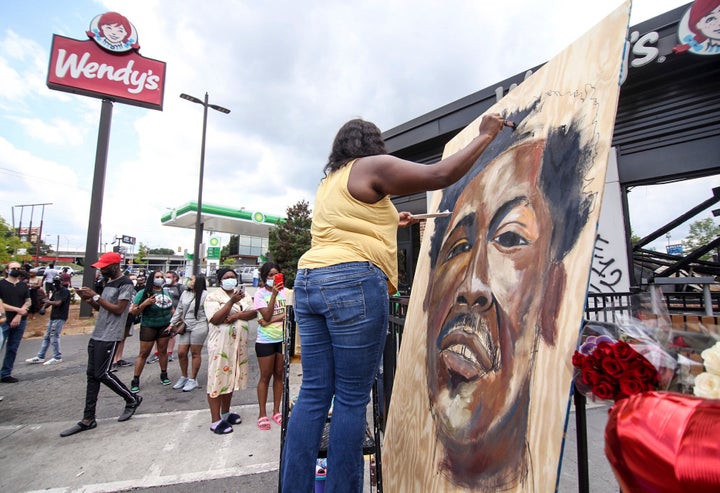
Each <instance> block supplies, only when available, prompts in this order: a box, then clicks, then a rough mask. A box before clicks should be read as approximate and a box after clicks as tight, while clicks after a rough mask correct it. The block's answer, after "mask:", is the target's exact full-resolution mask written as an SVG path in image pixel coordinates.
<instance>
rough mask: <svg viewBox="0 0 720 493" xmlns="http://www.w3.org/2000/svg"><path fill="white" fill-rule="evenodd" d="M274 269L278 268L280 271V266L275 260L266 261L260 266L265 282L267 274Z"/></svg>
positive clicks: (262, 278) (261, 277) (261, 275)
mask: <svg viewBox="0 0 720 493" xmlns="http://www.w3.org/2000/svg"><path fill="white" fill-rule="evenodd" d="M273 269H277V271H278V272H280V266H279V265H278V264H276V263H274V262H265V263H264V264H262V265H261V266H260V279H261V280H262V282H263V283H265V282H267V276H268V274H269V273H270V271H271V270H273Z"/></svg>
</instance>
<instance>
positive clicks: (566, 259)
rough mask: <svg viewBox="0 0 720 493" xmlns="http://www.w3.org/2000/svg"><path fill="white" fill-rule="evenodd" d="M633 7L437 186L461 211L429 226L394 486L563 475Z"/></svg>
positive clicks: (558, 62) (469, 484) (467, 138)
mask: <svg viewBox="0 0 720 493" xmlns="http://www.w3.org/2000/svg"><path fill="white" fill-rule="evenodd" d="M629 11H630V5H629V3H627V2H626V3H625V4H623V5H622V6H621V7H618V8H617V9H615V11H613V12H612V13H611V14H610V15H608V16H607V17H606V18H605V19H603V20H602V21H600V22H599V23H598V24H597V25H596V26H595V27H594V28H593V29H592V30H591V31H589V32H588V33H586V34H585V35H584V36H582V37H581V38H579V39H578V40H576V41H575V42H574V43H572V45H570V46H568V48H567V49H565V50H564V51H562V52H561V53H559V54H558V55H557V56H555V57H554V58H553V59H552V60H550V61H549V62H548V63H547V64H545V65H543V66H542V67H541V68H540V69H539V70H538V71H536V72H535V73H534V74H532V75H531V76H530V77H528V78H527V79H526V80H525V81H524V82H523V83H522V84H520V85H519V86H517V87H516V88H514V89H512V90H511V91H509V92H508V93H507V94H504V95H503V97H502V98H501V99H499V100H498V101H496V102H495V103H494V104H492V105H490V106H489V107H487V108H485V110H484V111H485V112H488V113H499V114H501V115H502V116H503V118H504V119H505V120H509V121H512V122H514V123H515V124H516V128H515V130H513V131H507V130H506V131H503V132H501V133H500V134H499V135H498V136H497V138H496V139H495V140H494V141H493V142H492V143H491V144H490V145H489V146H488V148H487V149H486V150H485V152H484V153H483V154H482V155H481V156H480V157H479V158H478V160H477V161H476V162H475V163H474V165H473V167H472V168H471V169H470V170H469V171H468V172H467V174H466V175H465V176H464V177H463V178H462V179H461V180H460V181H458V182H457V183H455V184H454V185H452V186H450V187H448V188H446V189H443V190H441V191H436V192H434V193H433V194H432V196H431V197H429V200H428V209H427V210H428V212H444V211H449V212H450V214H449V215H446V216H440V217H435V218H434V219H430V220H428V221H427V223H426V224H425V225H424V229H422V230H421V231H422V233H421V234H422V238H421V246H420V251H419V255H418V262H417V268H416V271H415V277H414V280H413V285H412V295H411V296H410V300H409V302H408V307H407V313H406V317H405V323H404V326H403V332H402V340H401V345H400V351H399V354H398V359H397V371H396V373H395V379H394V384H393V387H392V400H391V404H390V406H389V413H388V420H387V424H386V433H385V437H384V441H383V449H384V450H383V469H384V471H383V479H384V487H385V486H386V487H387V491H398V492H400V491H402V492H404V491H432V492H448V493H468V492H471V491H473V492H474V491H477V492H481V491H482V492H485V491H497V492H503V493H541V492H543V493H544V492H547V491H553V490H554V489H555V488H556V487H557V484H558V481H559V477H560V465H561V463H562V462H561V461H562V453H563V447H564V437H565V429H566V425H567V416H568V409H569V401H570V390H571V381H572V371H573V368H572V363H571V356H572V353H573V351H574V349H575V347H576V344H577V337H578V333H579V331H580V328H581V326H582V319H583V307H584V303H585V299H586V294H587V291H588V280H589V274H590V269H591V261H592V255H593V247H594V244H595V236H596V231H597V221H598V218H599V213H600V205H601V203H602V195H603V189H604V186H605V172H606V169H607V163H608V156H609V155H610V148H611V144H612V134H613V126H614V121H615V115H616V112H617V101H618V97H619V92H620V90H619V88H620V86H619V83H620V80H622V77H621V75H622V64H623V59H624V58H623V49H624V46H625V39H626V35H627V25H628V19H629ZM462 111H471V109H470V107H468V108H463V109H462ZM459 112H460V111H459V110H458V113H459ZM481 118H482V115H479V116H478V117H477V118H476V119H475V120H473V121H472V122H469V123H468V124H467V126H465V127H464V128H463V129H462V130H460V131H459V132H458V133H457V134H456V135H455V136H454V137H452V139H450V141H448V142H447V144H446V145H445V147H444V151H443V158H447V157H448V156H451V155H452V154H454V153H457V152H459V151H460V150H461V149H463V148H465V147H466V146H467V145H468V143H469V142H471V141H472V139H474V138H476V137H477V128H478V127H477V125H478V123H479V121H480V119H481ZM443 124H444V122H439V123H438V125H439V126H440V127H442V125H443ZM448 125H449V124H448Z"/></svg>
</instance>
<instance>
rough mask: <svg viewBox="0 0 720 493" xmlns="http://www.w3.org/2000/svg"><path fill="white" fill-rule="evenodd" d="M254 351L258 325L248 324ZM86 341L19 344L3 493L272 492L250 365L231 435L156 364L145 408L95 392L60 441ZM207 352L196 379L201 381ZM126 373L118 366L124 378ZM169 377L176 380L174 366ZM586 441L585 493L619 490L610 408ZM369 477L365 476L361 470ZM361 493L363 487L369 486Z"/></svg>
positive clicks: (569, 483)
mask: <svg viewBox="0 0 720 493" xmlns="http://www.w3.org/2000/svg"><path fill="white" fill-rule="evenodd" d="M251 329H252V330H251V338H252V339H251V347H252V344H253V341H254V334H255V329H256V328H255V326H254V323H253V324H251ZM88 338H89V336H88V335H76V336H64V337H62V340H61V345H62V352H63V359H64V361H63V363H61V364H58V365H53V366H43V365H29V364H26V363H25V362H24V361H25V359H26V358H30V357H32V356H34V355H35V354H36V352H37V350H38V348H39V345H40V342H41V340H40V339H38V338H35V339H28V340H24V341H23V343H22V344H21V345H20V350H19V354H18V359H17V362H16V365H15V371H14V372H13V375H14V376H16V377H17V378H19V379H20V382H19V383H16V384H0V395H1V396H3V397H4V399H3V400H2V402H0V491H3V492H4V493H12V492H19V491H51V492H70V491H78V492H79V491H82V492H85V493H87V492H95V491H152V492H181V493H182V492H188V493H189V492H198V491H200V492H203V491H208V492H209V491H213V492H235V491H237V492H253V493H255V492H273V491H277V467H278V462H279V460H278V458H279V449H280V443H279V442H280V439H279V436H280V435H279V427H277V426H275V425H273V427H272V429H271V430H270V431H269V432H266V431H259V430H258V429H257V427H256V426H255V420H256V418H257V396H256V392H255V383H256V382H257V378H258V374H259V373H258V369H257V362H256V360H255V358H252V357H251V358H250V380H249V381H250V385H249V388H248V389H246V390H243V391H239V392H236V393H235V394H234V396H233V410H234V411H239V412H240V414H241V415H242V416H243V419H244V422H243V424H241V425H238V426H236V427H235V432H234V433H231V434H230V435H228V436H222V437H221V436H218V435H214V434H212V433H211V432H210V431H209V430H208V429H207V427H208V426H209V424H210V416H209V411H208V410H207V401H206V394H205V391H204V389H202V388H200V389H197V390H195V391H193V392H181V391H175V390H173V389H172V388H171V386H162V385H161V383H160V379H159V371H160V370H159V366H158V365H157V363H155V364H152V365H147V366H146V368H145V371H144V372H143V377H142V379H141V387H142V388H141V395H143V397H144V401H143V404H142V406H141V408H140V409H139V410H138V413H137V414H136V416H134V417H133V418H132V419H131V420H130V421H128V422H125V423H118V422H117V416H118V415H119V413H120V412H121V410H122V408H123V402H122V401H121V400H120V398H119V397H118V396H116V395H115V394H114V393H112V392H111V391H109V390H108V389H107V388H105V387H103V388H102V389H101V391H100V396H99V401H98V408H97V411H98V413H97V418H98V427H97V428H96V429H95V430H91V431H89V432H85V433H80V434H78V435H74V436H72V437H68V438H60V437H59V436H58V435H59V432H60V431H61V430H63V429H65V428H67V427H69V426H71V425H72V424H73V423H75V422H76V421H77V420H79V419H80V418H81V417H82V408H83V403H84V393H85V365H86V361H87V353H86V347H87V341H88ZM137 351H138V339H137V337H132V338H130V339H128V341H127V344H126V349H125V358H126V359H128V360H131V359H132V357H133V356H135V355H137ZM206 356H207V355H206V354H205V353H204V354H203V358H204V359H205V361H204V363H203V367H202V370H201V372H200V375H199V378H198V381H200V382H203V381H205V380H206V378H207V373H206V368H207V364H206ZM132 373H133V370H132V367H126V368H121V369H120V370H118V373H117V374H118V375H119V376H120V378H121V379H123V381H124V382H126V383H129V382H130V379H131V378H132ZM169 375H170V378H171V379H172V380H173V381H175V379H176V378H177V377H178V376H179V375H180V373H179V369H178V366H177V361H175V362H172V363H170V364H169ZM299 381H300V368H299V365H296V364H293V366H292V368H291V388H292V390H291V395H294V394H296V393H297V388H298V384H299ZM587 417H588V441H589V450H588V452H589V457H590V460H589V462H590V491H592V492H593V493H594V492H617V491H618V486H617V483H616V482H615V479H614V477H613V474H612V471H611V470H610V467H609V465H608V463H607V460H606V459H605V456H604V452H603V433H604V427H605V422H606V419H607V406H605V405H600V406H597V405H595V406H590V408H589V409H588V412H587ZM574 420H575V418H574V413H572V412H571V416H570V420H569V428H568V432H567V439H566V444H565V454H564V457H563V461H562V469H561V474H560V483H559V489H558V491H559V492H561V493H570V492H575V491H578V486H577V460H576V446H575V421H574ZM366 477H367V472H366ZM366 491H369V483H368V482H367V480H366Z"/></svg>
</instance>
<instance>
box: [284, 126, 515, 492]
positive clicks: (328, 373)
mask: <svg viewBox="0 0 720 493" xmlns="http://www.w3.org/2000/svg"><path fill="white" fill-rule="evenodd" d="M503 123H504V122H503V120H502V118H501V117H500V116H499V115H487V116H485V117H484V118H483V119H482V122H481V123H480V128H479V134H478V135H477V137H475V138H474V139H473V140H472V141H471V142H470V143H469V144H468V145H467V146H466V147H465V148H464V149H462V150H461V151H459V152H457V153H455V154H453V155H452V156H449V157H448V158H446V159H443V160H442V161H440V162H438V163H435V164H433V165H424V164H417V163H413V162H409V161H405V160H403V159H399V158H396V157H394V156H390V155H388V154H387V151H386V150H385V142H384V141H383V139H382V136H381V133H380V130H379V129H378V128H377V126H375V125H374V124H372V123H370V122H366V121H363V120H360V119H356V120H351V121H349V122H347V123H346V124H345V125H343V126H342V127H341V128H340V130H339V131H338V134H337V136H336V137H335V141H334V143H333V146H332V151H331V153H330V156H329V159H328V162H327V164H326V165H325V173H326V176H325V178H324V179H323V180H322V182H321V183H320V186H319V188H318V191H317V194H316V197H315V210H314V211H313V219H312V229H311V230H312V247H311V248H310V250H308V251H307V252H306V253H305V254H304V255H303V256H302V257H301V258H300V261H299V263H298V272H297V277H296V279H295V285H294V299H295V301H294V306H295V314H296V316H297V322H298V330H299V333H300V339H301V341H302V370H303V374H302V385H301V388H300V394H299V396H298V400H297V403H296V404H295V406H294V407H293V410H292V413H291V415H290V420H289V423H288V430H287V439H286V442H285V446H284V450H283V451H282V465H281V471H280V474H281V481H282V490H283V491H285V492H290V491H299V492H305V491H312V489H313V481H314V476H313V473H314V464H315V460H316V458H317V452H318V447H319V444H320V438H321V435H322V431H323V427H324V424H325V421H326V419H327V413H328V409H329V407H330V402H331V400H332V399H333V396H335V400H334V407H333V416H332V424H331V429H330V443H329V453H328V467H327V478H326V482H325V484H326V487H327V489H328V490H329V491H346V492H360V491H362V484H363V457H362V442H363V437H364V434H365V414H366V407H367V403H368V402H369V400H370V389H371V388H372V384H373V380H374V379H375V375H376V374H377V371H378V367H379V363H380V356H381V354H382V351H383V346H384V343H385V335H386V332H387V326H388V302H389V294H394V293H395V292H396V291H397V284H398V269H397V240H396V238H397V227H398V226H407V225H408V224H410V223H412V222H414V221H416V220H415V219H413V217H412V215H411V214H410V213H408V212H401V213H399V214H398V211H397V210H396V209H395V207H394V205H393V203H392V202H391V200H390V196H391V195H409V194H413V193H418V192H424V191H428V190H437V189H440V188H444V187H447V186H448V185H450V184H452V183H454V182H456V181H458V180H459V179H460V178H462V177H463V175H464V174H465V173H466V172H467V171H468V170H469V169H470V168H471V167H472V165H473V163H474V162H475V161H476V160H477V159H478V157H480V155H481V154H482V153H483V152H484V151H485V149H486V148H487V147H488V145H489V144H490V142H492V140H493V139H494V138H495V137H496V136H497V134H498V133H499V132H500V130H501V129H502V127H503Z"/></svg>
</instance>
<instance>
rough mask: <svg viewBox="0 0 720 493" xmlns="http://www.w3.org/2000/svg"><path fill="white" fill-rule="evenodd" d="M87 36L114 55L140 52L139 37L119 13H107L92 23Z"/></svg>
mask: <svg viewBox="0 0 720 493" xmlns="http://www.w3.org/2000/svg"><path fill="white" fill-rule="evenodd" d="M86 33H87V35H88V36H89V37H90V38H91V39H93V40H94V41H95V42H96V43H97V44H98V45H99V46H100V47H101V48H104V49H106V50H108V51H111V52H113V53H124V52H126V51H130V50H139V49H140V45H139V44H138V35H137V31H136V30H135V26H133V25H132V24H131V23H130V21H129V20H128V19H127V17H125V16H123V15H120V14H118V13H117V12H105V13H104V14H101V15H98V16H96V17H95V18H94V19H93V20H92V21H91V22H90V30H89V31H86Z"/></svg>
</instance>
